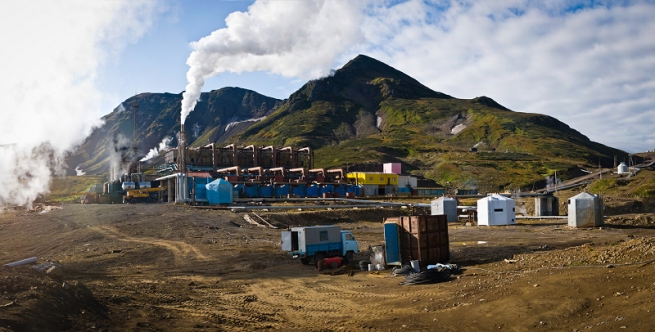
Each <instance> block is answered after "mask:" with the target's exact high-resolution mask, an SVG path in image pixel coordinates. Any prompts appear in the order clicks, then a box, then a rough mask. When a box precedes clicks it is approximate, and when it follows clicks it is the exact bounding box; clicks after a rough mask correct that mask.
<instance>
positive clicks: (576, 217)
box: [569, 193, 603, 227]
mask: <svg viewBox="0 0 655 332" xmlns="http://www.w3.org/2000/svg"><path fill="white" fill-rule="evenodd" d="M602 225H603V201H602V200H601V199H600V197H598V195H592V194H588V193H580V194H577V195H575V196H573V197H571V198H569V226H571V227H596V226H602Z"/></svg>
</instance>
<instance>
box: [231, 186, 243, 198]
mask: <svg viewBox="0 0 655 332" xmlns="http://www.w3.org/2000/svg"><path fill="white" fill-rule="evenodd" d="M244 188H245V185H244V184H243V183H239V184H235V185H234V189H233V190H234V196H233V197H234V198H237V197H246V190H245V189H244Z"/></svg>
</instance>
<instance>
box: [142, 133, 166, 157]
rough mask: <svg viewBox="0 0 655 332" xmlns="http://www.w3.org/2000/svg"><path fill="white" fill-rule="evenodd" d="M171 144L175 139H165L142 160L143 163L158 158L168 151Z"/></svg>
mask: <svg viewBox="0 0 655 332" xmlns="http://www.w3.org/2000/svg"><path fill="white" fill-rule="evenodd" d="M171 142H173V137H164V139H162V140H161V142H159V146H156V147H154V148H152V149H150V151H149V152H148V154H147V155H146V156H145V157H143V159H141V161H146V160H150V159H152V158H154V157H157V156H158V155H159V154H160V153H161V152H162V151H164V150H166V149H168V148H169V147H170V146H171Z"/></svg>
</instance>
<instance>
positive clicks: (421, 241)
mask: <svg viewBox="0 0 655 332" xmlns="http://www.w3.org/2000/svg"><path fill="white" fill-rule="evenodd" d="M388 223H395V224H397V225H398V240H399V245H398V251H399V255H400V260H401V262H409V261H411V260H414V259H418V260H419V261H420V263H421V266H426V265H430V264H437V263H446V262H448V261H449V260H450V249H449V242H448V219H447V217H446V215H432V216H409V217H396V218H387V219H385V224H388ZM385 232H386V229H385ZM389 236H391V235H389ZM385 237H387V234H386V233H385ZM387 242H389V240H388V239H387ZM387 250H394V249H393V248H390V247H389V245H387Z"/></svg>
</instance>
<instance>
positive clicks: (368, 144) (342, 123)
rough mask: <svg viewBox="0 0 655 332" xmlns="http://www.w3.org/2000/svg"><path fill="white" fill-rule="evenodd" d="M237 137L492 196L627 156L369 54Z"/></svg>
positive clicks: (324, 161) (329, 162) (551, 121)
mask: <svg viewBox="0 0 655 332" xmlns="http://www.w3.org/2000/svg"><path fill="white" fill-rule="evenodd" d="M236 140H238V141H239V142H248V143H249V144H253V143H254V144H266V145H268V144H279V145H291V144H295V145H298V146H304V145H308V146H311V147H312V148H314V150H315V161H316V164H317V165H321V166H322V167H332V166H342V165H346V164H365V163H376V162H377V163H379V162H400V163H402V164H403V165H404V170H405V171H411V172H413V173H415V174H419V175H424V176H425V177H427V178H430V179H433V180H436V181H437V182H439V183H442V184H444V185H451V186H454V187H459V188H463V187H479V188H481V189H485V190H490V191H496V190H503V189H515V188H521V187H523V188H526V189H529V188H530V187H531V186H534V185H543V183H545V182H546V178H547V177H548V176H551V175H552V174H553V173H554V172H555V171H558V177H562V176H564V177H566V176H567V175H568V176H573V175H576V174H575V173H577V172H580V170H579V169H580V167H587V168H596V167H598V165H599V163H601V164H602V165H603V166H606V167H611V166H612V163H613V161H614V156H619V157H623V156H625V155H626V153H625V152H623V151H620V150H617V149H614V148H610V147H607V146H605V145H602V144H599V143H596V142H592V141H590V140H589V139H588V138H587V137H586V136H584V135H583V134H581V133H580V132H578V131H576V130H574V129H572V128H570V127H569V126H568V125H566V124H564V123H562V122H561V121H559V120H557V119H555V118H553V117H550V116H547V115H541V114H531V113H520V112H513V111H511V110H509V109H507V108H505V107H503V106H502V105H500V104H498V103H497V102H495V101H494V100H493V99H491V98H489V97H485V96H481V97H477V98H473V99H457V98H454V97H451V96H449V95H447V94H444V93H441V92H436V91H433V90H431V89H429V88H428V87H426V86H424V85H422V84H421V83H419V82H418V81H416V80H415V79H413V78H411V77H409V76H408V75H406V74H404V73H402V72H400V71H398V70H396V69H394V68H392V67H390V66H388V65H386V64H384V63H382V62H380V61H377V60H375V59H373V58H370V57H367V56H364V55H360V56H357V57H356V58H354V59H353V60H351V61H350V62H349V63H347V64H346V65H345V66H343V67H342V68H341V69H339V70H337V71H336V72H334V74H333V75H331V76H329V77H325V78H321V79H318V80H314V81H310V82H308V83H307V84H305V85H304V86H303V87H301V88H300V89H299V90H298V91H296V92H295V93H293V94H292V95H291V96H290V97H289V99H287V100H286V101H285V102H284V103H283V104H282V105H281V106H280V107H279V108H278V109H277V110H276V111H275V112H273V113H272V114H271V115H270V116H268V117H267V118H266V119H265V120H263V121H261V122H259V123H256V124H254V125H253V126H251V127H250V128H249V129H247V130H246V131H244V132H243V133H242V134H241V135H239V136H238V137H236ZM471 150H477V152H472V151H471Z"/></svg>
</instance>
